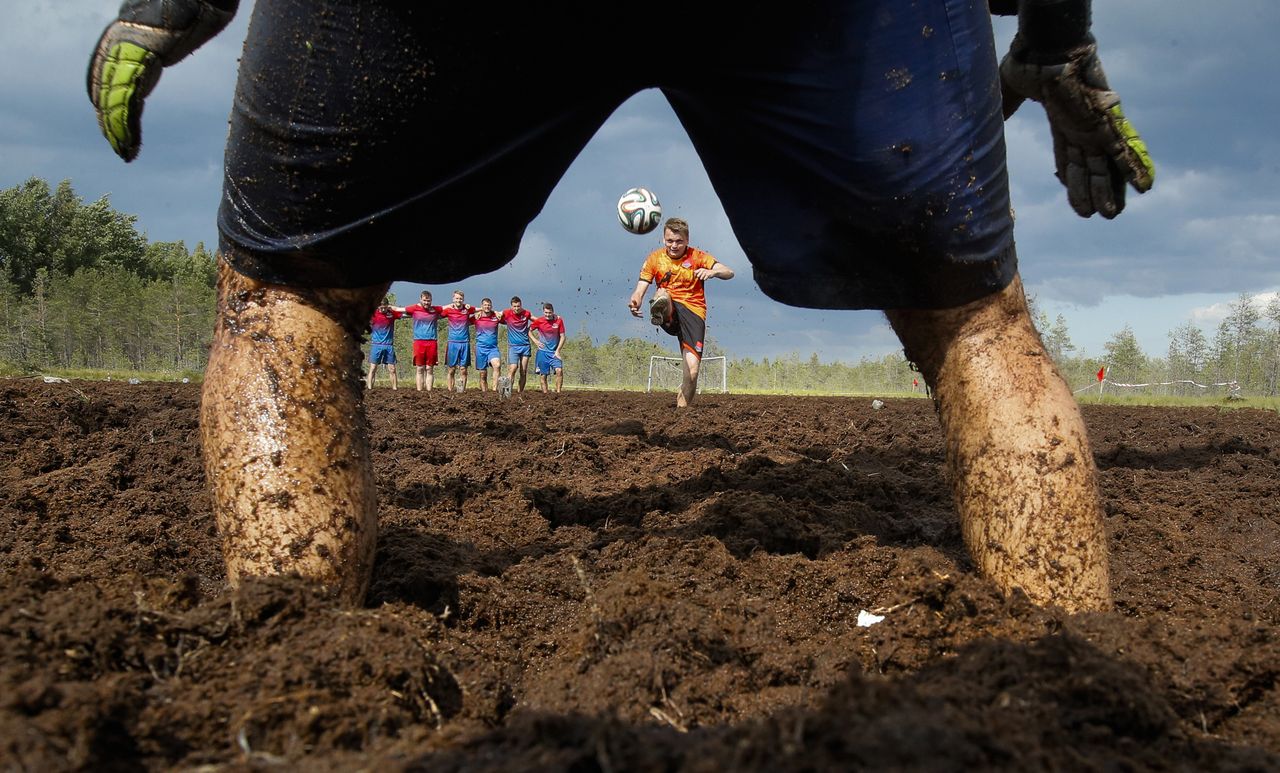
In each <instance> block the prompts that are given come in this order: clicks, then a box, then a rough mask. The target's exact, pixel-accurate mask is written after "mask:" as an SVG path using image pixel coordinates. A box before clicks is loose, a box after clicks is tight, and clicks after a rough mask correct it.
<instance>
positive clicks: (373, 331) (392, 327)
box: [369, 309, 404, 346]
mask: <svg viewBox="0 0 1280 773" xmlns="http://www.w3.org/2000/svg"><path fill="white" fill-rule="evenodd" d="M403 316H404V315H403V314H401V313H400V312H398V311H393V312H391V313H390V314H383V313H382V309H378V310H377V311H375V312H373V319H371V320H369V330H370V335H369V343H371V344H373V345H374V346H383V345H385V346H390V345H391V344H394V343H395V342H396V320H397V319H400V318H401V317H403Z"/></svg>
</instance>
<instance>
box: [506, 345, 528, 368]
mask: <svg viewBox="0 0 1280 773" xmlns="http://www.w3.org/2000/svg"><path fill="white" fill-rule="evenodd" d="M530 351H532V350H531V349H530V348H529V345H528V344H524V345H518V344H517V345H510V344H509V345H508V346H507V362H508V363H514V364H517V365H518V364H520V361H521V360H522V359H524V358H525V357H528V356H529V352H530Z"/></svg>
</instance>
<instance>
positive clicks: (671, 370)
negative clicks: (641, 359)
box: [644, 355, 729, 394]
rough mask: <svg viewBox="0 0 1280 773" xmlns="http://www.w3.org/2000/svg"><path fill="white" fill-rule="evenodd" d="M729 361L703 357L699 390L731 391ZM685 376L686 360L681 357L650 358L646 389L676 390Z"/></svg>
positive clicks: (699, 373) (648, 390)
mask: <svg viewBox="0 0 1280 773" xmlns="http://www.w3.org/2000/svg"><path fill="white" fill-rule="evenodd" d="M728 371H729V362H728V360H726V359H725V358H724V357H703V358H702V367H700V368H698V392H699V394H701V393H702V390H704V389H705V390H708V391H711V392H720V393H722V394H725V393H728V391H729V379H728V375H729V373H728ZM683 378H684V360H683V359H682V358H680V357H659V356H657V355H654V356H652V357H650V358H649V380H648V382H647V383H646V384H645V387H644V391H646V392H652V391H653V390H655V389H656V390H658V391H660V392H674V391H676V390H677V389H679V388H680V381H681V379H683Z"/></svg>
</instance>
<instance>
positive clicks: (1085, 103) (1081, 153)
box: [1000, 35, 1156, 219]
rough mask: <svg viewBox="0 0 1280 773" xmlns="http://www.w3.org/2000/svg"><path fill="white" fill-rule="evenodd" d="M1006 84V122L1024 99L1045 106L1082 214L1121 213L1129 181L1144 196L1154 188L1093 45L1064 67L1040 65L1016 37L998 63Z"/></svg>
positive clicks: (1059, 163)
mask: <svg viewBox="0 0 1280 773" xmlns="http://www.w3.org/2000/svg"><path fill="white" fill-rule="evenodd" d="M1000 80H1001V89H1002V92H1003V94H1004V98H1005V99H1004V101H1005V108H1004V114H1005V118H1008V117H1009V116H1010V115H1012V114H1013V112H1014V111H1015V110H1017V109H1018V105H1020V104H1021V103H1022V100H1023V99H1032V100H1035V101H1036V102H1039V103H1040V104H1041V105H1043V106H1044V109H1045V113H1047V114H1048V116H1049V130H1050V132H1051V133H1052V135H1053V156H1054V164H1055V166H1056V167H1057V176H1058V179H1059V180H1061V181H1062V184H1063V185H1065V186H1066V188H1067V200H1068V201H1069V202H1070V203H1071V208H1072V209H1074V210H1075V211H1076V213H1077V214H1078V215H1080V216H1081V217H1089V216H1090V215H1092V214H1093V213H1095V212H1097V213H1098V214H1100V215H1102V216H1103V217H1105V218H1107V219H1111V218H1113V217H1115V216H1116V215H1118V214H1120V212H1121V211H1123V210H1124V194H1125V183H1126V182H1127V183H1128V184H1130V185H1132V186H1133V189H1134V190H1135V191H1137V192H1138V193H1145V192H1147V191H1148V190H1150V189H1151V184H1152V182H1153V181H1154V180H1155V173H1156V170H1155V166H1154V165H1153V164H1152V163H1151V156H1150V155H1149V154H1148V153H1147V146H1146V143H1144V142H1143V141H1142V138H1141V137H1139V136H1138V132H1137V131H1136V130H1135V129H1134V128H1133V125H1132V124H1130V123H1129V119H1128V118H1125V115H1124V113H1123V112H1122V111H1121V110H1120V97H1119V96H1118V95H1117V94H1116V93H1115V92H1114V91H1112V90H1111V89H1110V88H1109V87H1108V85H1107V76H1106V74H1105V73H1103V71H1102V63H1101V62H1100V61H1099V60H1098V53H1097V46H1096V45H1095V44H1094V43H1093V42H1092V41H1090V42H1088V43H1086V44H1084V45H1081V46H1078V47H1076V48H1074V49H1073V50H1071V51H1070V52H1068V54H1067V56H1066V61H1065V62H1058V63H1054V64H1040V63H1038V62H1037V57H1036V54H1035V52H1033V51H1031V50H1030V49H1029V48H1028V46H1027V45H1026V43H1025V41H1024V40H1023V38H1022V36H1021V35H1018V36H1015V37H1014V39H1013V45H1012V47H1011V48H1010V50H1009V53H1008V54H1007V55H1005V57H1004V61H1002V62H1001V63H1000Z"/></svg>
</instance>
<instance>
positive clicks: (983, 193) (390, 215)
mask: <svg viewBox="0 0 1280 773" xmlns="http://www.w3.org/2000/svg"><path fill="white" fill-rule="evenodd" d="M744 1H745V5H744V4H743V3H739V4H738V5H736V6H735V8H734V13H733V14H724V13H723V12H722V10H721V9H720V8H718V7H716V6H715V4H702V5H695V7H694V8H692V9H685V10H683V11H682V16H681V20H680V30H681V39H682V40H684V41H688V43H687V48H688V50H687V52H686V54H685V55H680V56H662V57H650V58H646V59H644V61H645V62H646V66H643V67H622V68H619V67H616V66H614V65H615V64H616V63H617V60H618V54H617V52H618V51H648V50H650V49H651V48H652V40H651V39H650V36H651V34H652V31H651V29H650V28H649V27H647V26H644V25H636V24H633V23H632V19H631V18H630V17H631V16H632V14H633V13H634V9H632V8H631V7H630V6H626V5H624V4H616V3H609V4H605V3H601V4H587V5H585V6H581V7H580V6H577V5H573V6H570V5H569V4H565V5H560V4H550V5H549V7H548V8H546V9H544V10H541V11H540V12H539V13H537V14H493V13H492V12H491V11H490V10H489V9H488V7H487V6H484V5H483V4H478V5H476V4H467V3H454V4H434V3H433V4H417V3H401V2H398V0H370V1H369V2H361V3H346V2H338V0H258V2H256V3H254V8H253V19H252V21H251V23H250V25H249V34H248V38H247V39H246V41H245V47H244V54H243V57H242V59H241V64H240V72H239V82H238V85H237V88H236V96H235V103H234V107H233V109H232V114H231V124H230V132H229V136H228V142H227V152H226V169H225V174H224V178H223V179H224V187H223V197H222V205H221V208H220V210H219V213H218V227H219V231H220V233H221V236H222V245H221V246H222V251H223V254H224V255H225V256H226V258H227V260H228V261H229V262H230V264H231V266H232V267H233V268H234V269H235V270H237V271H239V272H241V273H243V274H246V275H248V276H250V277H254V278H257V279H260V280H264V281H270V282H277V283H282V284H286V285H295V286H296V285H310V286H320V287H326V286H335V287H361V286H368V285H373V284H378V283H381V282H388V281H393V280H408V281H413V282H418V283H422V284H438V283H442V282H452V281H456V280H460V279H463V278H466V277H470V276H474V275H476V274H481V273H485V272H488V271H493V270H495V269H497V268H499V267H501V266H502V265H504V264H506V263H507V262H508V261H509V260H510V259H511V258H512V257H513V256H514V255H515V254H516V251H517V249H518V247H519V245H520V239H521V237H522V236H523V233H524V229H525V227H526V225H527V224H528V223H529V221H530V220H532V219H533V218H534V216H536V215H537V214H538V213H539V212H540V211H541V209H542V207H543V205H544V203H545V202H546V199H547V197H548V196H549V195H550V193H551V190H552V189H553V188H554V187H555V185H556V183H557V182H558V181H559V179H560V177H561V176H562V175H563V174H564V172H565V170H566V169H567V168H568V167H569V165H570V164H571V163H572V162H573V160H574V159H575V158H576V157H577V155H578V153H579V152H580V151H581V150H582V148H583V147H584V146H585V145H586V143H587V141H588V140H590V139H591V137H592V136H593V135H595V134H596V131H597V129H599V127H600V126H601V124H603V123H604V121H605V119H607V118H608V117H609V115H610V114H611V113H613V112H614V110H615V109H616V108H617V107H618V106H619V105H621V104H622V103H623V102H624V101H626V100H627V99H628V98H629V97H631V95H633V94H635V93H636V92H637V91H640V90H642V89H646V88H652V87H656V88H659V89H661V90H662V92H663V94H664V95H665V96H666V98H667V100H668V101H669V102H670V103H671V106H672V108H673V109H674V110H675V113H676V115H677V117H678V118H679V119H680V122H681V123H682V124H683V126H684V128H685V130H686V131H687V132H688V134H689V137H690V139H692V141H693V145H694V147H695V148H696V149H697V151H698V154H699V156H700V157H701V160H702V163H703V166H704V167H705V168H706V170H707V173H708V175H709V176H710V178H711V182H712V184H713V186H714V188H715V191H716V193H717V195H718V196H719V198H720V200H721V202H723V204H724V207H725V211H726V212H727V213H728V215H729V220H730V223H731V224H732V226H733V229H734V233H735V234H736V235H737V237H738V241H739V242H740V243H741V245H742V247H743V249H744V251H745V252H746V254H747V256H748V257H749V258H750V260H751V263H752V267H753V269H754V273H755V278H756V281H757V282H758V283H759V284H760V287H761V289H763V290H764V292H765V293H766V294H768V295H770V296H772V297H773V298H776V299H778V300H780V301H783V302H785V303H788V304H792V305H796V306H808V307H815V308H882V309H883V308H945V307H950V306H957V305H960V304H964V303H967V302H970V301H973V300H976V299H978V298H981V297H984V296H987V295H989V294H991V293H994V292H996V291H998V290H1000V289H1002V288H1003V287H1004V286H1005V285H1007V284H1008V283H1009V281H1011V280H1012V278H1013V276H1014V273H1015V271H1016V263H1017V259H1016V256H1015V253H1014V246H1013V226H1012V218H1011V216H1010V210H1009V192H1008V179H1007V173H1006V169H1005V146H1004V133H1003V132H1004V129H1003V121H1002V120H1001V113H1000V106H1001V105H1000V83H999V77H998V71H997V60H996V52H995V45H994V41H993V36H992V28H991V19H990V15H989V13H988V10H987V4H986V3H985V2H974V1H973V0H918V1H917V2H911V3H907V2H903V0H857V2H850V1H849V0H825V1H822V0H815V1H814V2H806V3H798V4H797V3H793V4H791V5H789V6H788V7H787V9H786V11H785V12H784V13H779V12H777V10H776V8H775V7H774V5H773V4H772V3H766V2H763V1H762V0H744ZM473 5H475V7H472V6H473ZM570 24H571V25H572V28H573V29H574V31H575V34H574V38H573V41H574V42H573V45H569V46H548V45H546V40H548V39H556V38H559V37H561V36H562V32H563V29H564V28H565V27H566V26H567V25H570ZM356 51H359V52H360V55H359V56H355V55H353V53H354V52H356ZM424 62H427V63H430V65H429V66H424V64H423V63H424ZM512 72H518V73H519V76H520V82H521V83H524V84H530V86H529V87H528V88H518V89H513V88H512V87H511V83H512V81H511V73H512ZM564 93H569V94H573V95H574V98H573V99H571V100H566V99H554V98H550V97H551V96H552V95H553V94H564ZM459 115H465V116H467V120H465V121H463V120H441V116H459ZM477 127H483V130H482V131H477ZM512 186H518V187H519V189H520V190H521V192H522V193H521V195H520V196H518V197H514V198H512V199H511V200H509V201H506V202H505V204H504V206H503V207H501V208H499V209H496V210H495V208H494V207H493V206H492V203H493V198H494V195H495V191H499V190H509V189H510V188H511V187H512ZM694 227H695V229H696V228H697V224H696V223H695V224H694ZM433 231H439V232H443V231H461V232H463V233H466V234H467V238H466V239H464V240H460V242H459V241H450V242H449V243H447V244H441V245H440V246H438V247H437V246H435V245H434V244H432V243H430V242H427V243H424V242H423V240H422V239H420V238H419V235H420V234H422V233H430V232H433Z"/></svg>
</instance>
